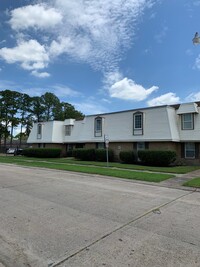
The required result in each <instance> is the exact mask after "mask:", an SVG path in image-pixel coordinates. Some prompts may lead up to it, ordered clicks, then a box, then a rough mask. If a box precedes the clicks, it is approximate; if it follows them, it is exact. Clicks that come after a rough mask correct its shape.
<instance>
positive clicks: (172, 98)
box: [147, 92, 180, 106]
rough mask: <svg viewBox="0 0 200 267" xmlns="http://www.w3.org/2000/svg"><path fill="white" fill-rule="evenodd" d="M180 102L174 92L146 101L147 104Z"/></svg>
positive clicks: (157, 104)
mask: <svg viewBox="0 0 200 267" xmlns="http://www.w3.org/2000/svg"><path fill="white" fill-rule="evenodd" d="M179 102H180V98H179V97H178V96H176V94H175V93H171V92H170V93H167V94H164V95H161V96H159V97H156V98H153V99H151V100H149V101H148V102H147V104H148V106H160V105H172V104H177V103H179Z"/></svg>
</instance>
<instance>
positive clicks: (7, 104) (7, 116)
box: [0, 90, 20, 147]
mask: <svg viewBox="0 0 200 267" xmlns="http://www.w3.org/2000/svg"><path fill="white" fill-rule="evenodd" d="M0 96H1V120H2V123H3V125H4V127H5V131H4V147H6V140H7V137H8V136H9V134H10V135H11V139H10V145H11V146H12V135H13V130H14V127H16V126H17V125H18V122H19V121H18V119H17V113H18V110H19V96H20V93H19V92H16V91H11V90H4V91H0ZM8 127H10V132H9V130H8Z"/></svg>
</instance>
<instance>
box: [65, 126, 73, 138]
mask: <svg viewBox="0 0 200 267" xmlns="http://www.w3.org/2000/svg"><path fill="white" fill-rule="evenodd" d="M71 134H72V125H65V136H71Z"/></svg>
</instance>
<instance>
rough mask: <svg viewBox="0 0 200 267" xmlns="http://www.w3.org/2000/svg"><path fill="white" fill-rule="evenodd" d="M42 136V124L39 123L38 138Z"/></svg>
mask: <svg viewBox="0 0 200 267" xmlns="http://www.w3.org/2000/svg"><path fill="white" fill-rule="evenodd" d="M41 138H42V124H38V125H37V139H41Z"/></svg>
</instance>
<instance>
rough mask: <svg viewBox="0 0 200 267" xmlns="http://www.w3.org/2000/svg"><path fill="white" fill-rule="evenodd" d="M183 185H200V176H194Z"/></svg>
mask: <svg viewBox="0 0 200 267" xmlns="http://www.w3.org/2000/svg"><path fill="white" fill-rule="evenodd" d="M183 185H184V186H190V187H200V177H197V178H194V179H192V180H190V181H187V182H186V183H184V184H183Z"/></svg>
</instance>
